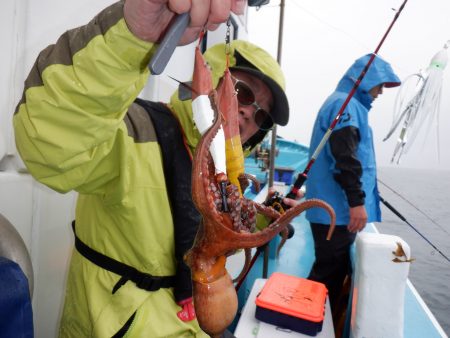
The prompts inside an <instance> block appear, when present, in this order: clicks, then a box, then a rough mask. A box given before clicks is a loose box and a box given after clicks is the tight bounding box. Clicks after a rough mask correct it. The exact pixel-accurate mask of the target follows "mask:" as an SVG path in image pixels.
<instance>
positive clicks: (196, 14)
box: [124, 0, 246, 45]
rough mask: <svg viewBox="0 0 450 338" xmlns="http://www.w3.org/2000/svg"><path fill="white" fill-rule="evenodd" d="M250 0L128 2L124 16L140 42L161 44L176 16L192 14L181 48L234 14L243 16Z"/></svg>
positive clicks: (155, 0) (134, 0) (141, 0)
mask: <svg viewBox="0 0 450 338" xmlns="http://www.w3.org/2000/svg"><path fill="white" fill-rule="evenodd" d="M245 5H246V0H126V1H125V6H124V17H125V21H126V23H127V25H128V28H129V29H130V31H131V32H132V33H133V34H134V35H135V36H136V37H138V38H139V39H141V40H145V41H148V42H158V41H160V40H161V39H162V37H163V35H164V32H165V31H166V30H167V28H168V26H169V25H170V23H171V21H172V19H173V18H174V16H175V15H177V14H181V13H186V12H189V13H190V23H189V26H188V28H187V29H186V31H185V32H184V34H183V36H182V38H181V41H180V45H185V44H188V43H191V42H192V41H194V40H195V39H196V38H197V37H198V34H199V33H200V32H201V31H202V29H203V28H206V29H208V30H215V29H216V28H217V27H218V26H219V25H220V24H221V23H223V22H225V21H227V19H228V17H229V16H230V13H231V12H233V13H235V14H238V15H239V14H243V12H244V9H245Z"/></svg>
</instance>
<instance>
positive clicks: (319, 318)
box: [255, 272, 328, 336]
mask: <svg viewBox="0 0 450 338" xmlns="http://www.w3.org/2000/svg"><path fill="white" fill-rule="evenodd" d="M327 293H328V291H327V288H326V287H325V285H324V284H322V283H318V282H314V281H310V280H308V279H305V278H300V277H295V276H290V275H286V274H283V273H279V272H275V273H273V274H272V275H271V276H270V278H269V279H268V280H267V282H266V284H265V285H264V287H263V289H262V290H261V292H260V293H259V295H258V296H257V297H256V301H255V303H256V313H255V317H256V319H258V320H260V321H263V322H266V323H269V324H273V325H277V326H280V327H283V328H287V329H290V330H293V331H296V332H300V333H303V334H306V335H309V336H316V335H317V333H319V332H320V331H322V324H323V319H324V314H325V301H326V299H327Z"/></svg>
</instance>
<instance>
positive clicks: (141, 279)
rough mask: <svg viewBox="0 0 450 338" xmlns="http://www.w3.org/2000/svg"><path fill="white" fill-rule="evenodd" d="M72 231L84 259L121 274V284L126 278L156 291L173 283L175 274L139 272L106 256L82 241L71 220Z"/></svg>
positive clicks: (143, 287) (142, 287)
mask: <svg viewBox="0 0 450 338" xmlns="http://www.w3.org/2000/svg"><path fill="white" fill-rule="evenodd" d="M72 229H73V233H74V234H75V248H76V249H77V251H78V252H79V253H80V254H81V255H82V256H83V257H84V258H86V259H88V260H89V261H91V262H92V263H94V264H95V265H97V266H99V267H101V268H102V269H105V270H108V271H111V272H113V273H115V274H117V275H119V276H122V278H121V282H122V284H123V283H124V282H126V281H127V280H130V281H132V282H133V283H135V284H136V286H137V287H138V288H140V289H144V290H147V291H157V290H159V289H161V288H171V287H173V286H174V285H175V276H152V275H150V274H148V273H145V272H141V271H139V270H137V269H136V268H134V267H132V266H130V265H127V264H125V263H122V262H119V261H117V260H115V259H113V258H111V257H108V256H106V255H104V254H102V253H100V252H98V251H96V250H94V249H92V248H91V247H89V246H87V245H86V244H85V243H83V242H82V241H81V240H80V238H78V237H77V234H76V232H75V221H73V222H72Z"/></svg>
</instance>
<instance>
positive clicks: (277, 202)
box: [235, 0, 408, 291]
mask: <svg viewBox="0 0 450 338" xmlns="http://www.w3.org/2000/svg"><path fill="white" fill-rule="evenodd" d="M407 2H408V0H405V1H404V2H403V3H402V5H401V6H400V8H399V9H398V11H397V13H396V14H395V16H394V19H393V20H392V22H391V24H390V25H389V27H388V29H387V31H386V32H385V33H384V35H383V37H382V39H381V41H380V42H379V43H378V46H377V47H376V49H375V51H374V52H373V53H372V55H371V56H370V59H369V61H368V62H367V64H366V65H365V67H364V68H363V70H362V71H361V74H360V75H359V77H358V79H357V80H356V82H355V84H354V85H353V88H352V89H351V91H350V92H349V94H348V96H347V98H346V99H345V101H344V103H343V104H342V107H341V108H340V109H339V112H338V113H337V115H336V117H335V118H334V120H333V122H332V123H331V125H330V127H329V128H328V130H327V132H326V133H325V135H324V137H323V138H322V140H321V141H320V143H319V145H318V146H317V149H316V150H315V151H314V154H313V155H312V157H311V159H310V160H309V162H308V164H307V165H306V168H305V170H304V171H303V172H302V173H300V174H299V175H298V176H297V179H296V180H295V182H294V184H293V186H292V188H291V190H290V191H289V193H288V194H287V195H286V198H291V199H296V197H297V193H298V191H299V190H300V189H301V187H302V186H303V184H304V183H305V181H306V179H307V177H308V172H309V170H310V169H311V167H312V165H313V164H314V162H315V160H316V159H317V157H318V156H319V154H320V152H321V151H322V149H323V147H324V146H325V144H326V142H327V141H328V139H329V138H330V135H331V132H332V131H333V129H334V127H335V126H336V124H337V123H338V122H339V119H340V118H341V116H342V113H343V112H344V110H345V108H346V107H347V105H348V103H349V102H350V99H351V98H352V97H353V95H354V94H355V92H356V90H357V89H358V87H359V85H360V83H361V81H362V80H363V78H364V76H365V75H366V73H367V71H368V69H369V67H370V65H371V64H372V62H373V60H374V59H375V56H376V54H377V53H378V51H379V50H380V48H381V46H382V45H383V43H384V41H385V40H386V37H387V36H388V34H389V32H390V31H391V29H392V27H393V26H394V24H395V22H396V21H397V19H398V17H399V16H400V14H401V12H402V11H403V8H404V7H405V5H406V3H407ZM279 39H280V37H279ZM275 130H276V129H275ZM275 140H276V137H272V148H273V147H274V143H275ZM271 153H274V151H273V150H272V151H271ZM271 162H272V161H271ZM273 162H274V161H273ZM265 204H266V205H271V206H273V207H274V208H275V209H276V210H278V211H283V210H281V209H284V210H287V209H288V208H289V206H287V205H286V204H284V203H283V196H282V195H281V194H280V193H279V192H277V191H276V192H275V193H274V194H273V195H272V196H271V197H270V198H269V199H268V200H267V201H266V202H265ZM264 249H265V250H264V253H265V261H267V260H268V257H267V256H268V248H267V246H265V248H264ZM261 251H262V250H261V249H259V248H258V250H257V251H256V252H255V254H254V255H253V257H252V260H251V262H250V266H249V268H248V269H247V271H246V273H245V274H244V276H243V277H242V278H241V280H240V281H239V282H238V284H237V285H236V287H235V288H236V291H238V290H239V288H240V287H241V285H242V283H243V281H244V280H245V278H246V277H247V275H248V273H249V272H250V270H251V268H252V267H253V265H254V263H255V262H256V259H257V258H258V256H259V254H260V252H261ZM263 265H266V264H263ZM265 274H267V269H266V268H264V273H263V275H265Z"/></svg>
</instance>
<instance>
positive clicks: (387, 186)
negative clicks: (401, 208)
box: [377, 178, 450, 235]
mask: <svg viewBox="0 0 450 338" xmlns="http://www.w3.org/2000/svg"><path fill="white" fill-rule="evenodd" d="M377 181H378V182H380V183H381V184H382V185H384V186H385V187H386V188H387V189H389V190H390V191H392V192H393V193H394V194H395V195H397V196H398V197H400V198H401V199H402V200H403V201H405V202H406V203H408V204H409V205H410V206H411V207H413V208H414V209H416V210H417V211H418V212H420V213H421V214H422V215H424V216H425V217H426V218H427V219H428V220H429V221H430V222H431V223H433V224H434V225H436V226H437V227H438V228H439V229H441V230H442V231H443V232H445V233H446V234H447V235H450V233H449V232H448V231H447V230H446V229H444V227H443V226H442V225H440V224H439V223H437V222H436V221H435V220H434V219H432V218H431V217H430V216H429V215H428V214H426V213H425V212H424V211H423V210H421V209H419V208H418V207H417V206H416V205H414V204H413V203H412V202H411V201H409V200H408V199H407V198H405V197H404V196H402V195H401V194H400V193H399V192H398V191H396V190H394V189H392V188H391V187H390V186H389V185H387V184H386V183H384V182H383V181H382V180H380V179H379V178H377Z"/></svg>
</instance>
